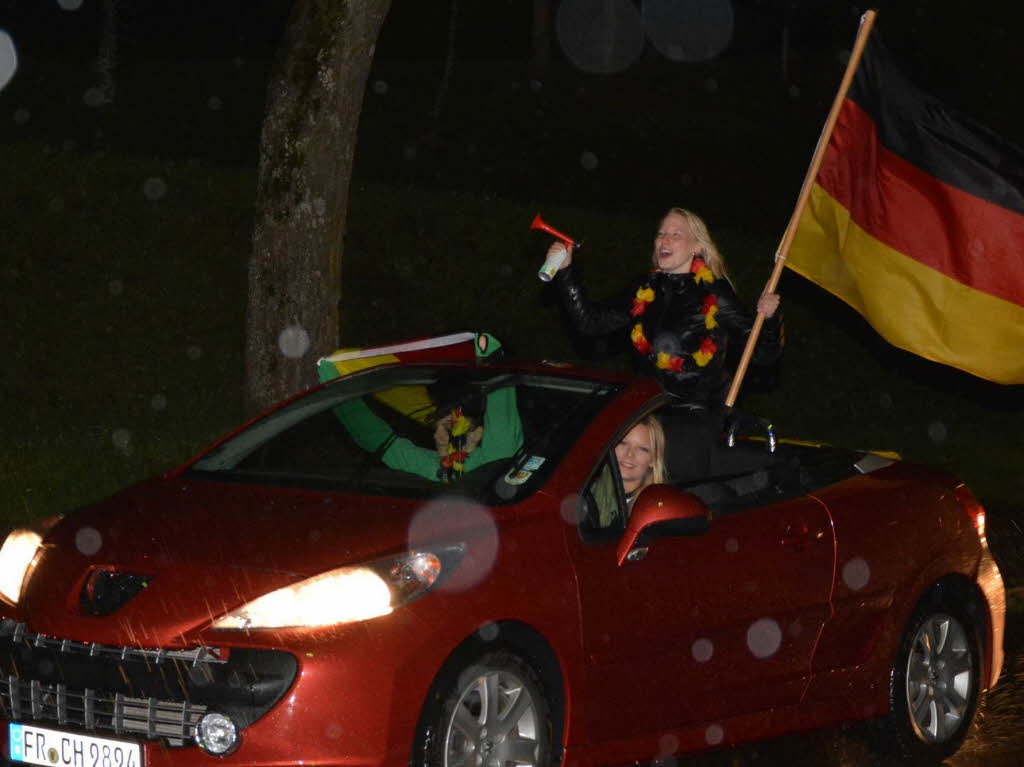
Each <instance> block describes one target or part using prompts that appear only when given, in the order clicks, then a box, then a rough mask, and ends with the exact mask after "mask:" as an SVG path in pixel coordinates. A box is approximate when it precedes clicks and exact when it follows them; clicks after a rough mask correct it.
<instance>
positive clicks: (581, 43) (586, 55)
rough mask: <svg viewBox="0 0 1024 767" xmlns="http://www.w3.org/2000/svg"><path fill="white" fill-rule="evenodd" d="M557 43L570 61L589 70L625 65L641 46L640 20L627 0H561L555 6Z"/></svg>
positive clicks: (606, 71)
mask: <svg viewBox="0 0 1024 767" xmlns="http://www.w3.org/2000/svg"><path fill="white" fill-rule="evenodd" d="M555 23H556V34H557V36H558V43H559V45H561V47H562V50H563V51H564V52H565V55H566V56H567V57H568V58H569V61H571V62H572V63H573V65H574V66H575V67H576V68H577V69H580V70H582V71H584V72H590V73H593V74H605V75H607V74H614V73H616V72H622V71H623V70H625V69H627V68H628V67H629V66H630V65H631V64H633V62H635V61H636V60H637V59H638V58H639V57H640V53H641V52H642V51H643V47H644V29H643V21H642V19H641V18H640V12H639V11H638V10H637V8H636V6H635V5H633V4H632V3H631V2H629V1H628V0H606V1H605V2H603V3H601V4H599V5H598V6H597V7H596V8H595V4H594V3H593V2H592V0H563V2H562V3H561V4H559V6H558V12H557V18H556V20H555Z"/></svg>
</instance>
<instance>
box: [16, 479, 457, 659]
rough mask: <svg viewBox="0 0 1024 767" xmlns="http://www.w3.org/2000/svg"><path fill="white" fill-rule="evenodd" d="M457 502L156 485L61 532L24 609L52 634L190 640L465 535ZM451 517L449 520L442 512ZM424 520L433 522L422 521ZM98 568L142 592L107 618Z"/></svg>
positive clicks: (140, 641)
mask: <svg viewBox="0 0 1024 767" xmlns="http://www.w3.org/2000/svg"><path fill="white" fill-rule="evenodd" d="M458 505H459V504H458V503H457V502H450V503H445V502H443V501H432V502H425V501H422V500H409V499H395V498H387V497H380V496H359V495H347V494H341V493H324V492H314V491H309V490H295V489H282V488H269V487H255V486H251V485H245V484H235V483H222V482H209V481H195V480H188V479H184V478H178V479H157V480H152V481H149V482H146V483H143V484H140V485H137V486H135V487H133V488H129V489H127V490H125V491H123V492H121V493H119V494H117V495H115V496H113V497H111V498H109V499H107V500H105V501H103V502H101V503H99V504H96V505H94V506H90V507H87V508H84V509H81V510H79V511H77V512H75V513H74V514H71V515H69V516H68V517H66V518H65V519H63V520H62V521H61V522H60V523H59V524H58V525H57V526H56V527H54V528H53V529H52V530H51V531H50V533H49V534H48V535H47V537H46V539H45V540H44V542H43V546H42V548H41V551H40V554H39V557H38V559H37V563H36V566H35V568H34V570H33V572H32V575H31V577H30V579H29V582H28V584H27V586H26V588H25V591H24V593H23V596H22V600H21V605H20V608H19V613H20V614H22V615H24V616H26V619H27V622H28V623H29V630H31V631H34V632H38V633H44V634H48V635H51V636H59V637H62V638H68V639H74V640H79V641H90V642H101V643H106V644H134V645H140V646H153V647H156V646H176V645H180V644H183V643H184V644H187V643H189V642H190V641H194V640H192V639H190V636H194V635H195V633H196V632H197V631H199V630H202V629H203V628H205V627H206V626H207V625H208V624H209V622H210V620H212V619H213V618H215V617H217V616H219V615H221V614H223V613H224V612H226V611H228V610H231V609H234V608H235V607H237V606H239V605H241V604H244V603H245V602H246V601H248V600H251V599H253V598H255V597H257V596H260V595H261V594H265V593H267V592H268V591H272V590H274V589H276V588H280V587H281V586H284V585H287V584H289V583H293V582H296V581H298V580H302V579H303V578H306V577H309V576H312V575H315V574H317V573H321V572H324V571H326V570H330V569H332V568H334V567H338V566H341V565H345V564H350V563H356V562H362V561H366V560H369V559H373V558H375V557H379V556H385V555H388V554H392V553H396V552H400V551H404V550H406V549H407V548H408V547H409V546H410V545H417V544H422V543H429V542H431V541H432V540H449V541H450V540H452V536H456V537H458V536H459V535H460V534H461V533H465V532H466V530H465V529H462V530H460V529H459V528H460V522H459V519H460V515H459V514H449V513H448V510H449V509H451V508H453V507H457V506H458ZM441 509H443V510H444V511H445V513H443V514H438V513H436V512H437V511H438V510H441ZM424 515H427V516H429V517H430V519H431V522H430V523H428V524H422V523H421V522H419V520H421V519H423V516H424ZM462 527H463V528H464V525H463V526H462ZM410 529H413V530H414V531H415V532H413V533H410ZM410 536H412V537H413V538H414V540H412V541H411V542H410ZM98 571H103V572H109V573H114V574H116V577H117V578H123V579H125V581H126V582H127V583H126V587H127V588H128V589H129V590H133V591H136V592H137V593H135V594H134V596H131V597H130V598H127V599H125V598H124V597H122V598H121V599H120V600H119V601H120V602H122V603H121V604H119V605H118V606H117V607H116V609H114V610H112V611H109V612H108V613H107V614H104V615H96V614H94V613H95V612H96V610H95V609H94V607H92V606H90V605H89V604H88V603H86V604H83V596H82V595H83V590H84V589H86V587H87V584H89V583H90V582H94V581H93V580H91V579H95V578H96V575H95V574H96V573H97V572H98ZM119 583H120V582H119ZM133 583H134V586H133ZM140 583H144V584H145V586H144V587H142V586H139V584H140ZM118 587H120V586H118ZM89 613H93V614H89Z"/></svg>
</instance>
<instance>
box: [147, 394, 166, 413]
mask: <svg viewBox="0 0 1024 767" xmlns="http://www.w3.org/2000/svg"><path fill="white" fill-rule="evenodd" d="M149 406H150V407H151V408H153V409H154V410H156V411H157V412H160V411H161V410H166V409H167V396H166V395H164V394H154V395H153V396H152V397H151V398H150V400H149Z"/></svg>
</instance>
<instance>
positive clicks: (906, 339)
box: [786, 184, 1024, 384]
mask: <svg viewBox="0 0 1024 767" xmlns="http://www.w3.org/2000/svg"><path fill="white" fill-rule="evenodd" d="M912 225H913V223H912V222H909V221H908V222H907V226H912ZM786 266H788V267H789V268H790V269H792V270H793V271H795V272H797V273H799V274H801V275H803V276H804V277H806V278H807V279H809V280H811V282H814V283H816V284H817V285H819V286H821V287H822V288H824V289H825V290H828V291H829V292H830V293H833V294H835V295H836V296H838V297H839V298H840V299H842V300H843V301H845V302H846V303H847V304H849V305H850V306H851V307H853V309H855V310H856V311H857V312H859V313H860V314H861V315H863V316H864V318H865V319H867V321H868V322H869V323H870V324H871V326H872V327H873V328H874V329H875V330H877V331H878V332H879V333H880V334H881V335H882V336H883V337H884V338H885V339H886V340H887V341H888V342H889V343H891V344H893V345H894V346H898V347H900V348H902V349H906V350H907V351H910V352H912V353H914V354H918V355H920V356H922V357H926V358H928V359H930V360H933V361H935V362H940V363H942V364H945V365H952V366H954V367H958V368H960V369H962V370H965V371H967V372H969V373H972V374H973V375H976V376H980V377H982V378H987V379H989V380H991V381H996V382H997V383H1005V384H1015V383H1021V382H1024V307H1021V306H1019V305H1017V304H1015V303H1012V302H1010V301H1005V300H1003V299H1001V298H997V297H995V296H992V295H990V294H988V293H983V292H981V291H979V290H975V289H974V288H971V287H969V286H967V285H964V284H962V283H960V282H957V281H956V280H954V279H951V278H950V277H947V276H945V275H944V274H942V273H941V272H939V271H936V270H935V269H932V268H930V267H927V266H925V265H923V264H921V263H920V262H918V261H915V260H914V259H912V258H910V257H908V256H906V255H904V254H903V253H900V252H899V251H897V250H895V249H893V248H891V247H889V246H888V245H886V244H885V243H883V242H880V241H879V240H877V239H875V238H874V237H872V236H871V235H870V234H868V233H867V232H866V231H865V230H864V229H861V228H860V227H859V226H858V225H857V224H856V223H855V222H854V221H852V220H851V219H850V215H849V211H847V210H846V208H844V207H843V206H842V205H841V204H840V203H839V202H838V201H837V200H835V199H834V198H833V197H831V196H830V195H829V194H828V193H827V192H826V191H825V190H824V189H823V188H822V187H820V186H819V185H818V184H815V185H814V187H813V188H812V189H811V195H810V199H809V201H808V207H807V210H806V211H805V212H804V215H803V216H802V217H801V219H800V222H799V224H798V227H797V233H796V236H795V238H794V240H793V243H792V246H791V247H790V250H789V254H788V259H787V261H786Z"/></svg>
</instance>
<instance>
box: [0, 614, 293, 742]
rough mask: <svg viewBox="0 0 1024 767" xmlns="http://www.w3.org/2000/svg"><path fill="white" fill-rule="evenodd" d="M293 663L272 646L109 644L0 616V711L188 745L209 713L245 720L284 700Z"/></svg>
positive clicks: (22, 717)
mask: <svg viewBox="0 0 1024 767" xmlns="http://www.w3.org/2000/svg"><path fill="white" fill-rule="evenodd" d="M297 668H298V664H297V662H296V660H295V658H294V657H293V656H292V655H290V654H288V653H284V652H277V651H272V650H250V649H233V650H231V651H230V652H229V651H224V650H218V649H216V648H209V647H193V648H187V649H180V650H178V649H175V650H168V649H153V648H140V647H114V646H110V645H100V644H96V643H86V642H78V641H72V640H68V639H60V638H58V637H51V636H46V635H43V634H36V633H30V632H28V631H27V630H26V628H25V626H24V624H21V623H17V622H15V621H11V620H4V621H0V715H2V716H3V717H5V718H7V719H10V720H13V721H22V722H24V721H28V720H35V721H45V722H54V723H56V724H58V725H68V726H72V727H82V728H85V729H86V730H107V731H113V732H114V733H115V734H118V735H131V736H133V737H138V738H144V739H147V740H157V741H162V742H163V743H165V744H166V745H168V746H182V745H189V744H191V743H192V742H193V738H194V735H195V728H196V724H197V723H198V721H199V719H201V718H202V716H203V714H205V713H206V712H207V711H218V712H220V713H223V714H226V715H228V716H230V717H231V718H232V719H233V720H234V722H235V723H236V725H237V726H238V727H239V728H240V729H241V728H244V727H246V726H248V725H249V724H251V723H252V722H254V721H256V720H257V719H258V718H259V717H261V716H263V714H265V713H266V712H267V711H269V710H270V708H271V707H272V706H273V705H274V704H275V703H276V702H277V701H278V700H280V698H281V696H282V695H284V693H285V691H286V690H287V689H288V688H289V687H290V686H291V684H292V681H293V680H294V679H295V674H296V671H297Z"/></svg>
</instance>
